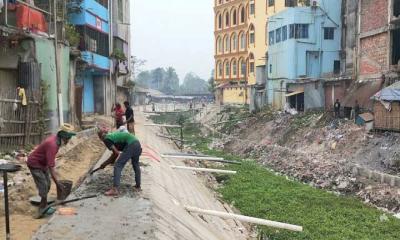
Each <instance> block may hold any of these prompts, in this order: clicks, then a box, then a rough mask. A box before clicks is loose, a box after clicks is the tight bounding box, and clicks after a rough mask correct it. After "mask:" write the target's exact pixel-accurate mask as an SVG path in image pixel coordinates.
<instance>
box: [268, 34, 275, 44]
mask: <svg viewBox="0 0 400 240" xmlns="http://www.w3.org/2000/svg"><path fill="white" fill-rule="evenodd" d="M274 43H275V32H274V31H271V32H269V45H273V44H274Z"/></svg>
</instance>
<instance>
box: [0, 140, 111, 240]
mask: <svg viewBox="0 0 400 240" xmlns="http://www.w3.org/2000/svg"><path fill="white" fill-rule="evenodd" d="M103 152H104V146H103V145H102V143H101V142H100V141H99V140H98V139H97V136H93V137H90V138H82V139H77V140H74V141H73V142H71V143H70V144H69V145H68V146H65V147H64V149H63V148H62V149H60V151H59V155H58V159H57V172H58V174H59V179H69V180H72V181H73V182H74V185H75V184H77V183H78V182H79V181H80V179H81V177H82V176H83V175H85V174H86V173H87V171H88V169H89V168H90V166H91V165H93V164H94V163H95V162H96V161H97V160H98V159H99V157H100V156H101V155H102V154H103ZM20 164H21V165H22V166H23V169H22V171H20V172H18V173H17V174H10V175H9V176H10V177H9V178H10V179H12V180H15V181H13V182H19V183H18V184H17V185H15V186H11V187H10V188H9V189H10V198H9V202H10V211H11V213H12V214H11V233H12V239H13V240H25V239H30V238H31V237H32V236H33V234H34V233H35V232H36V231H37V230H38V228H39V227H40V226H41V225H42V224H44V223H46V222H47V221H48V218H47V219H41V220H36V219H33V217H32V216H33V215H34V214H35V213H36V210H37V208H36V207H35V206H32V205H31V204H30V203H29V198H30V197H32V196H36V195H37V190H36V187H35V185H34V182H33V179H32V177H31V176H30V172H29V169H28V168H27V167H26V164H25V163H24V162H21V163H20ZM50 195H51V196H53V197H56V189H55V185H54V183H52V189H51V193H50ZM0 200H1V202H0V236H1V237H0V238H2V237H3V236H5V219H4V201H3V196H1V197H0Z"/></svg>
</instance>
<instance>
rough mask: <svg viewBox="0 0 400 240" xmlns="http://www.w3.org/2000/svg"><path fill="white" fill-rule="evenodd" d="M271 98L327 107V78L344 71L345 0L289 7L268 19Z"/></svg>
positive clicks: (276, 102)
mask: <svg viewBox="0 0 400 240" xmlns="http://www.w3.org/2000/svg"><path fill="white" fill-rule="evenodd" d="M268 42H269V47H268V66H267V74H268V80H267V81H268V84H267V89H268V91H267V92H268V93H267V96H268V102H269V104H270V105H272V106H273V107H274V108H277V109H282V108H284V106H285V104H286V103H288V105H289V106H290V107H292V108H296V109H297V110H300V111H303V110H306V109H311V108H323V107H325V97H324V88H323V83H324V81H323V80H324V79H328V78H332V77H334V76H336V75H339V74H340V51H341V1H340V0H338V1H330V0H319V1H314V3H313V5H312V6H306V7H293V8H287V9H285V10H283V11H281V12H279V13H277V14H275V15H273V16H271V17H269V20H268Z"/></svg>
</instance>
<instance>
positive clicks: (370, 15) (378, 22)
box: [361, 0, 388, 32]
mask: <svg viewBox="0 0 400 240" xmlns="http://www.w3.org/2000/svg"><path fill="white" fill-rule="evenodd" d="M361 2H362V3H361V32H368V31H371V30H374V29H377V28H380V27H384V26H387V24H388V0H362V1H361Z"/></svg>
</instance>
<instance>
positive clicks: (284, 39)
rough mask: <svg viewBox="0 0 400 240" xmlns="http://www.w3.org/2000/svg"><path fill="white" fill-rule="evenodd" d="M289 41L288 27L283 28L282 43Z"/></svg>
mask: <svg viewBox="0 0 400 240" xmlns="http://www.w3.org/2000/svg"><path fill="white" fill-rule="evenodd" d="M286 40H287V26H283V27H282V42H284V41H286Z"/></svg>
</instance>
